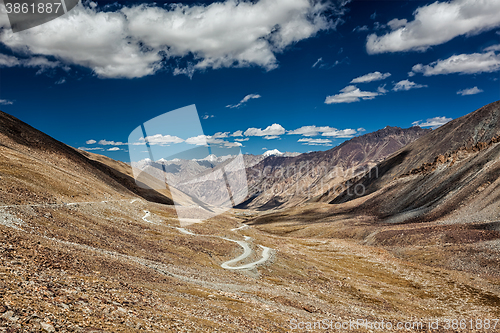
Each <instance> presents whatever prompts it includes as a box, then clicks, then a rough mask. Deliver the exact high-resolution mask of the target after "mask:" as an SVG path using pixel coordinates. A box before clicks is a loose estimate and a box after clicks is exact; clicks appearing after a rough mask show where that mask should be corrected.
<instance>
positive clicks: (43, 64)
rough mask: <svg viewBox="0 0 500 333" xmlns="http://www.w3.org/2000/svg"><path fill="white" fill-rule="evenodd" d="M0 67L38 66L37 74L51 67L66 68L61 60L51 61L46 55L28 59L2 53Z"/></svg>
mask: <svg viewBox="0 0 500 333" xmlns="http://www.w3.org/2000/svg"><path fill="white" fill-rule="evenodd" d="M0 67H28V68H38V72H37V73H36V74H41V73H43V72H45V71H47V70H49V69H53V68H57V67H62V68H63V69H66V70H67V69H68V68H66V67H65V66H64V65H63V64H62V63H60V62H59V61H50V60H48V59H46V58H44V57H32V58H28V59H20V58H16V57H13V56H9V55H6V54H0Z"/></svg>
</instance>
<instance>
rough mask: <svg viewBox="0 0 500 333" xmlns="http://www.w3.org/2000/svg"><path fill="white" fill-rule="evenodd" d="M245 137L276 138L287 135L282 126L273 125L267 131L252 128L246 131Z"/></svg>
mask: <svg viewBox="0 0 500 333" xmlns="http://www.w3.org/2000/svg"><path fill="white" fill-rule="evenodd" d="M244 134H245V136H276V135H282V134H285V129H284V128H283V126H281V125H280V124H272V125H271V126H268V127H266V129H264V130H263V129H260V128H254V127H251V128H249V129H247V130H246V131H245V133H244Z"/></svg>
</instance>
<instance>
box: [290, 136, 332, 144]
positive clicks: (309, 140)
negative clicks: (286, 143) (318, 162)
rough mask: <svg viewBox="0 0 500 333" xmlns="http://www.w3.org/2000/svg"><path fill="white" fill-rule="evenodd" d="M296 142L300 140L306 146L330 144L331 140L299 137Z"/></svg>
mask: <svg viewBox="0 0 500 333" xmlns="http://www.w3.org/2000/svg"><path fill="white" fill-rule="evenodd" d="M297 142H302V144H303V145H308V146H331V143H332V140H329V139H313V138H303V139H299V140H298V141H297Z"/></svg>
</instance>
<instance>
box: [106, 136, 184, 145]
mask: <svg viewBox="0 0 500 333" xmlns="http://www.w3.org/2000/svg"><path fill="white" fill-rule="evenodd" d="M139 141H140V142H144V143H145V142H146V141H147V142H148V143H149V144H150V145H169V144H172V143H181V142H184V140H182V139H181V138H179V137H177V136H175V135H168V134H167V135H162V134H155V135H150V136H147V137H146V138H140V139H139ZM99 143H100V144H101V141H99ZM120 144H122V143H121V142H118V143H116V144H115V146H116V145H120Z"/></svg>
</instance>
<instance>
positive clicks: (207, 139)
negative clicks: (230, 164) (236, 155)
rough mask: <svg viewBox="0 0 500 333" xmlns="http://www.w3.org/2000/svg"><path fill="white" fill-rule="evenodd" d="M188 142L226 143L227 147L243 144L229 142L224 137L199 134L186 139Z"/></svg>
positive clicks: (195, 143) (203, 143) (194, 143)
mask: <svg viewBox="0 0 500 333" xmlns="http://www.w3.org/2000/svg"><path fill="white" fill-rule="evenodd" d="M186 143H188V144H191V145H196V146H205V145H207V144H211V145H224V146H225V147H227V148H231V147H241V146H242V144H241V143H239V142H229V141H225V140H222V139H218V138H215V137H213V136H210V135H198V136H195V137H191V138H188V139H186Z"/></svg>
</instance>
